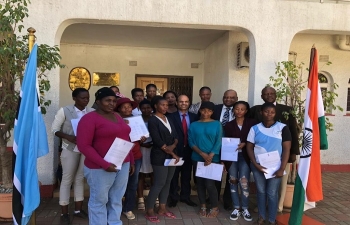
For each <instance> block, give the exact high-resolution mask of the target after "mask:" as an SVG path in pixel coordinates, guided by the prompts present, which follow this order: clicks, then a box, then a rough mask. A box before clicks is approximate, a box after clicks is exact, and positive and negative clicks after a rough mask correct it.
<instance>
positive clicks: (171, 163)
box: [164, 157, 185, 166]
mask: <svg viewBox="0 0 350 225" xmlns="http://www.w3.org/2000/svg"><path fill="white" fill-rule="evenodd" d="M184 162H185V161H184V160H182V157H181V158H180V160H179V162H177V163H176V164H175V159H166V160H165V162H164V166H182V165H183V164H184Z"/></svg>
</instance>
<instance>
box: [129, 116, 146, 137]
mask: <svg viewBox="0 0 350 225" xmlns="http://www.w3.org/2000/svg"><path fill="white" fill-rule="evenodd" d="M124 120H128V121H129V124H128V125H129V126H130V128H131V132H130V134H129V137H130V140H131V142H134V141H139V140H140V139H141V137H142V136H144V137H146V138H148V137H149V132H148V129H147V127H146V124H145V122H144V121H143V119H142V116H133V117H127V118H124Z"/></svg>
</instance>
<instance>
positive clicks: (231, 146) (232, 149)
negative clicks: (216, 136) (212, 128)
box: [221, 137, 241, 162]
mask: <svg viewBox="0 0 350 225" xmlns="http://www.w3.org/2000/svg"><path fill="white" fill-rule="evenodd" d="M240 143H241V140H240V139H239V138H225V137H224V138H222V142H221V160H226V161H235V162H236V161H237V158H238V151H237V148H238V145H239V144H240Z"/></svg>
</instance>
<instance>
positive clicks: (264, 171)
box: [255, 164, 267, 173]
mask: <svg viewBox="0 0 350 225" xmlns="http://www.w3.org/2000/svg"><path fill="white" fill-rule="evenodd" d="M255 167H256V168H257V169H258V170H259V171H260V172H262V173H267V172H266V168H265V167H263V166H262V165H260V164H256V165H255Z"/></svg>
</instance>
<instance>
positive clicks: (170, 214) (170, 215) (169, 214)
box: [158, 212, 176, 219]
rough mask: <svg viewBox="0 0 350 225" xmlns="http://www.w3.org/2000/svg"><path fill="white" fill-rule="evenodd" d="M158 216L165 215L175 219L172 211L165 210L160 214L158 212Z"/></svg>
mask: <svg viewBox="0 0 350 225" xmlns="http://www.w3.org/2000/svg"><path fill="white" fill-rule="evenodd" d="M158 215H159V216H165V217H168V218H170V219H176V216H175V214H174V213H172V212H166V213H162V214H158Z"/></svg>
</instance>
